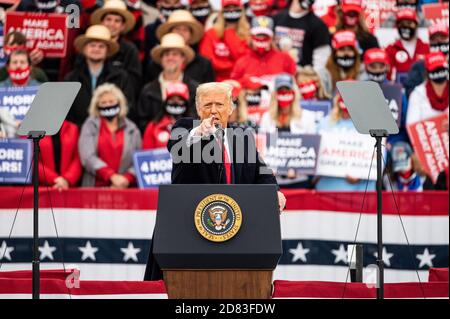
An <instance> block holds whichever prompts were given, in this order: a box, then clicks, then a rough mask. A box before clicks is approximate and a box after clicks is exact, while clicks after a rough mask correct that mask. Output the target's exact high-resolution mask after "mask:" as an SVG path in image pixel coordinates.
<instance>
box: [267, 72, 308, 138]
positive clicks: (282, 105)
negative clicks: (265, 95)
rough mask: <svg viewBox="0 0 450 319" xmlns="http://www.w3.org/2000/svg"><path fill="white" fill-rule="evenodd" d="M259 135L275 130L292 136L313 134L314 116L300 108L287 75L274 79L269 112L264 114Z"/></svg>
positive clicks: (298, 97) (292, 82) (291, 79)
mask: <svg viewBox="0 0 450 319" xmlns="http://www.w3.org/2000/svg"><path fill="white" fill-rule="evenodd" d="M259 129H260V132H261V133H275V132H276V130H278V131H284V132H290V133H293V134H314V133H315V132H316V127H315V120H314V115H313V114H312V113H311V112H308V111H306V110H302V108H301V107H300V92H299V90H298V88H297V86H296V85H294V79H293V78H292V76H291V75H289V74H280V75H278V76H277V77H276V78H275V91H274V92H273V93H272V97H271V101H270V106H269V110H268V111H267V112H266V113H264V115H263V116H262V119H261V124H260V128H259Z"/></svg>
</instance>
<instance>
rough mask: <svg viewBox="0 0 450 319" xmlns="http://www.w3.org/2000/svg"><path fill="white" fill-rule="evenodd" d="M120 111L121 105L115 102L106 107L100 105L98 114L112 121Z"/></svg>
mask: <svg viewBox="0 0 450 319" xmlns="http://www.w3.org/2000/svg"><path fill="white" fill-rule="evenodd" d="M119 113H120V105H119V104H115V105H111V106H106V107H99V108H98V114H100V116H101V117H102V118H104V119H105V120H107V121H112V120H113V119H114V118H115V117H116V116H117V115H119Z"/></svg>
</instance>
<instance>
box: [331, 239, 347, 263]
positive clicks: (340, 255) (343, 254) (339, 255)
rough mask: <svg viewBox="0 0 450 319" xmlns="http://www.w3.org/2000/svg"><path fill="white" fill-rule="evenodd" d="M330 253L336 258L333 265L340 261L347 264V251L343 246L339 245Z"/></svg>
mask: <svg viewBox="0 0 450 319" xmlns="http://www.w3.org/2000/svg"><path fill="white" fill-rule="evenodd" d="M331 253H332V254H333V255H335V256H336V258H335V259H334V263H335V264H337V263H339V262H341V261H342V262H343V263H344V264H346V263H347V251H346V250H345V247H344V245H343V244H340V245H339V249H332V250H331Z"/></svg>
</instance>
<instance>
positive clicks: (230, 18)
mask: <svg viewBox="0 0 450 319" xmlns="http://www.w3.org/2000/svg"><path fill="white" fill-rule="evenodd" d="M241 15H242V11H241V10H237V11H226V12H224V13H223V18H224V19H225V21H226V22H228V23H235V22H238V21H239V19H240V18H241Z"/></svg>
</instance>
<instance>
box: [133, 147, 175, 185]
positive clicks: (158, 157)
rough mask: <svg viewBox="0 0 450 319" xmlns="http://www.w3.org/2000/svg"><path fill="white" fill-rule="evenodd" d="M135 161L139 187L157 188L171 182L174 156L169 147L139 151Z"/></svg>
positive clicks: (134, 158)
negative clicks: (171, 154) (172, 156)
mask: <svg viewBox="0 0 450 319" xmlns="http://www.w3.org/2000/svg"><path fill="white" fill-rule="evenodd" d="M133 161H134V169H135V171H136V178H137V181H138V185H139V188H143V189H145V188H157V187H158V186H159V185H164V184H170V183H171V181H172V179H171V173H172V158H171V157H170V153H169V152H168V151H167V149H165V148H157V149H154V150H149V151H138V152H136V153H134V157H133Z"/></svg>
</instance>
